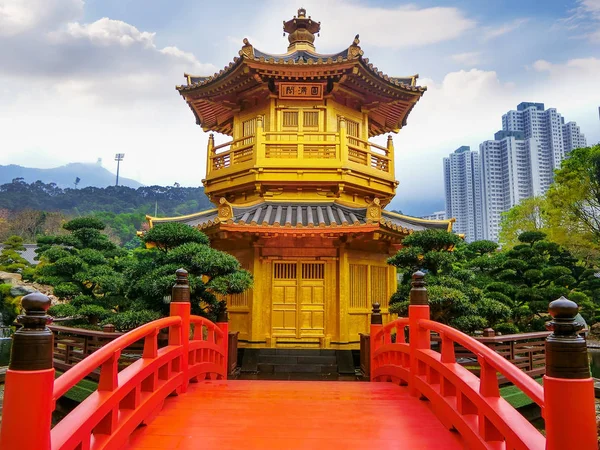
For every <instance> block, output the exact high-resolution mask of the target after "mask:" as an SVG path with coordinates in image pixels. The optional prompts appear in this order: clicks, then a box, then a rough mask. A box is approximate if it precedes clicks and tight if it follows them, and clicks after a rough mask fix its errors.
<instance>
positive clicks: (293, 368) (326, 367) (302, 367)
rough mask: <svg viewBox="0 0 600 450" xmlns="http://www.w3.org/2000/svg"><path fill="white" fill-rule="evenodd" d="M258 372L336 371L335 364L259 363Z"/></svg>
mask: <svg viewBox="0 0 600 450" xmlns="http://www.w3.org/2000/svg"><path fill="white" fill-rule="evenodd" d="M258 371H259V372H260V373H337V364H266V363H259V364H258Z"/></svg>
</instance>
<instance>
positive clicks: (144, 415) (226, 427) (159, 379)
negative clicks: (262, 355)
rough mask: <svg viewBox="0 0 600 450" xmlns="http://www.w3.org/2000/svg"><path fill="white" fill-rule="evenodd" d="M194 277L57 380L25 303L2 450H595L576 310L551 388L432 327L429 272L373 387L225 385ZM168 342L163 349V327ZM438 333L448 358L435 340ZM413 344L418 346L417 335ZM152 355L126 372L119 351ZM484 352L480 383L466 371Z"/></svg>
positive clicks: (217, 342)
mask: <svg viewBox="0 0 600 450" xmlns="http://www.w3.org/2000/svg"><path fill="white" fill-rule="evenodd" d="M186 276H187V273H185V271H181V270H180V271H178V281H177V284H176V285H175V286H174V288H173V295H172V298H173V302H172V303H171V316H170V317H167V318H164V319H160V320H157V321H154V322H151V323H148V324H146V325H144V326H142V327H140V328H137V329H135V330H133V331H131V332H129V333H127V334H125V335H123V336H121V337H119V338H118V339H116V340H114V341H112V342H110V343H109V344H107V345H106V346H104V347H102V348H101V349H99V350H98V351H96V352H95V353H93V354H92V355H90V356H88V357H87V358H85V359H84V360H83V361H81V362H80V363H78V364H77V365H76V366H74V367H73V368H72V369H70V370H69V371H67V372H66V373H64V374H63V375H61V376H60V377H59V378H57V379H55V373H54V368H53V367H52V333H51V332H50V330H49V329H48V328H47V327H46V324H47V323H48V321H49V317H48V316H46V311H47V309H48V307H49V306H50V305H49V300H48V299H47V297H45V296H43V295H41V294H30V295H28V296H25V297H24V298H23V301H22V304H23V307H24V309H25V310H26V314H25V315H23V316H20V317H19V323H21V324H22V325H23V326H22V327H21V328H20V329H19V330H18V331H17V332H16V333H15V336H14V341H13V353H12V357H11V362H10V366H9V370H8V372H7V375H6V387H5V398H4V410H3V420H2V429H1V434H0V448H2V449H3V450H4V449H6V450H12V449H19V450H46V449H52V450H59V449H61V450H62V449H80V450H87V449H94V450H95V449H158V448H160V449H175V448H177V449H187V448H189V449H191V448H194V449H197V448H208V449H210V448H219V449H223V448H225V449H230V448H231V449H234V448H244V449H252V448H260V449H271V448H272V449H300V448H302V449H315V448H327V449H336V448H340V449H363V448H364V449H388V448H389V449H391V448H403V449H429V448H431V449H434V448H435V449H439V448H443V449H461V448H470V449H506V450H513V449H552V450H570V449H577V450H582V449H583V450H588V449H589V450H592V449H597V448H598V446H597V436H596V418H595V407H594V386H593V380H592V379H591V378H590V373H589V367H588V365H587V353H586V345H585V341H584V340H583V338H581V337H579V336H578V335H577V334H576V331H577V330H578V326H577V325H576V322H575V320H574V317H575V315H576V314H577V305H576V304H575V303H573V302H571V301H569V300H567V299H564V298H561V299H559V300H556V301H554V302H552V303H551V304H550V313H551V315H552V317H553V320H552V321H551V323H550V329H552V330H553V334H551V335H550V336H549V337H548V339H547V342H546V358H547V371H546V375H545V376H544V380H543V387H542V386H541V385H539V384H538V383H537V382H536V381H534V380H533V379H532V378H530V377H529V376H528V375H526V374H524V373H523V372H521V371H520V370H519V369H518V368H517V367H516V366H514V365H512V364H511V363H510V362H508V361H507V360H506V359H504V358H503V357H502V356H500V355H498V354H497V353H496V352H494V351H493V350H491V349H489V348H487V347H485V346H484V345H483V344H481V343H479V342H477V341H476V340H474V339H472V338H471V337H469V336H467V335H465V334H463V333H461V332H459V331H457V330H456V329H454V328H451V327H448V326H446V325H443V324H440V323H437V322H434V321H431V320H429V306H428V300H427V292H426V289H425V287H424V283H423V274H421V273H419V272H417V273H416V274H415V275H414V276H413V288H412V291H411V296H410V297H411V298H410V303H411V304H410V307H409V317H408V318H401V319H398V320H396V321H394V322H391V323H389V324H386V325H385V326H383V325H382V321H381V315H380V313H379V311H378V305H377V304H375V305H374V311H373V314H372V316H371V333H370V336H371V339H370V342H371V344H370V345H371V347H370V358H371V361H370V364H371V381H372V382H371V383H351V382H292V381H285V382H274V381H237V380H227V379H226V378H227V368H226V366H227V338H226V337H227V332H228V329H227V327H228V325H227V322H226V321H225V320H221V321H218V322H217V323H216V324H215V323H212V322H210V321H208V320H207V319H204V318H202V317H198V316H192V315H190V303H189V286H188V285H187V278H186ZM165 328H168V331H169V341H168V345H167V346H165V347H162V348H159V346H158V341H157V336H158V334H159V331H160V330H162V329H165ZM432 334H437V335H439V337H440V338H441V351H439V352H438V351H436V350H434V349H432V345H431V336H432ZM407 338H408V339H407ZM140 340H143V341H144V351H143V355H142V357H141V358H140V359H139V360H137V361H136V362H134V363H133V364H131V365H130V366H128V367H127V368H125V369H123V370H121V371H119V369H118V361H119V356H120V354H121V352H122V351H124V350H125V349H126V348H127V347H128V346H130V345H131V344H133V343H135V342H138V341H140ZM455 344H457V345H460V346H462V347H464V348H466V349H468V350H470V351H472V352H473V353H474V354H475V355H477V358H478V362H479V365H480V367H481V371H480V377H477V376H475V375H474V374H472V373H471V372H469V371H468V370H467V369H465V368H464V367H462V366H461V365H459V364H458V363H457V362H456V358H455V354H454V348H455ZM98 368H99V369H100V379H99V385H98V390H97V391H96V392H94V393H93V394H92V395H90V396H89V397H88V398H87V399H86V400H84V401H83V402H82V403H80V404H79V406H77V407H76V408H75V409H74V410H73V411H71V412H70V413H69V414H68V415H67V416H66V417H64V418H63V419H62V420H61V421H60V422H59V423H58V424H57V425H55V426H54V427H53V428H52V425H51V418H52V412H53V410H54V406H55V402H56V401H57V400H58V399H59V398H60V397H61V396H62V395H63V394H65V393H66V392H67V391H68V390H69V389H71V388H72V387H73V386H75V385H76V384H77V383H78V382H79V381H81V380H83V379H84V378H85V377H86V376H88V375H89V374H90V373H92V372H93V371H95V370H96V369H98ZM499 375H501V376H503V377H505V378H506V379H508V380H510V381H511V382H512V383H513V384H514V385H515V386H517V387H519V388H520V389H521V390H522V391H523V392H524V393H525V394H526V395H528V396H529V397H530V398H531V399H532V400H533V401H534V402H535V403H537V404H538V405H539V406H540V407H541V410H542V414H543V417H544V419H545V425H546V428H545V436H544V435H543V434H542V433H541V432H540V431H538V430H537V429H536V428H535V427H534V426H533V425H531V424H530V423H529V422H528V421H527V420H526V419H525V418H524V417H523V416H521V414H520V413H519V412H518V411H517V410H515V409H514V408H513V407H512V406H511V405H510V404H509V403H507V402H506V401H505V400H504V399H503V398H502V397H501V396H500V393H499V388H498V376H499Z"/></svg>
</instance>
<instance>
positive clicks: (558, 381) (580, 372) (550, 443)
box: [543, 297, 598, 450]
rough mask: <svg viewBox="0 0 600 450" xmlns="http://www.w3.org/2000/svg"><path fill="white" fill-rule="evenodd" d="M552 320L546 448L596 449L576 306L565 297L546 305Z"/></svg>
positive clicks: (548, 341)
mask: <svg viewBox="0 0 600 450" xmlns="http://www.w3.org/2000/svg"><path fill="white" fill-rule="evenodd" d="M548 310H549V313H550V315H551V316H552V320H551V321H550V322H549V323H548V324H547V325H546V327H547V328H548V329H549V330H551V331H552V334H551V335H550V336H548V337H547V338H546V375H545V376H544V411H543V415H544V419H545V421H546V449H547V450H565V449H571V448H572V449H578V450H584V449H585V450H592V449H593V450H596V449H597V448H598V442H597V436H596V409H595V401H594V381H593V379H592V378H591V376H590V367H589V363H588V356H587V346H586V343H585V340H584V339H583V338H582V337H581V336H579V335H578V334H577V331H579V330H580V329H582V328H583V326H582V325H580V324H578V323H577V322H576V321H575V316H576V315H577V312H578V307H577V304H576V303H575V302H572V301H571V300H567V299H566V298H564V297H561V298H559V299H558V300H554V301H553V302H552V303H550V306H549V308H548Z"/></svg>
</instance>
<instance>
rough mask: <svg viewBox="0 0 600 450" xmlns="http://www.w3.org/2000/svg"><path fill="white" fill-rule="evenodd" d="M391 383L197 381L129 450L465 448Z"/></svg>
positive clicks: (143, 430) (134, 438)
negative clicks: (200, 449)
mask: <svg viewBox="0 0 600 450" xmlns="http://www.w3.org/2000/svg"><path fill="white" fill-rule="evenodd" d="M461 442H462V440H461V439H460V436H459V435H458V434H457V433H453V432H451V431H448V430H447V429H446V428H444V426H443V425H442V424H441V423H440V422H439V420H438V419H437V418H436V417H435V416H434V414H433V413H432V412H431V410H430V409H429V403H428V402H427V401H420V400H418V399H417V398H416V397H412V396H410V395H409V393H408V389H407V388H406V387H402V386H397V385H395V384H393V383H359V382H327V381H325V382H314V381H307V382H302V381H300V382H295V381H231V380H230V381H202V382H200V383H198V384H191V385H190V387H189V390H188V392H187V393H186V394H184V395H181V396H179V397H169V398H167V400H166V401H165V405H164V408H163V409H162V410H161V411H160V412H159V413H158V416H157V417H156V418H155V419H154V421H152V422H151V423H150V425H148V426H146V427H141V428H138V429H137V430H136V431H135V432H134V433H133V434H132V436H131V438H130V443H129V446H128V447H126V448H128V449H198V448H202V449H213V448H214V449H217V448H218V449H220V450H221V449H244V450H246V449H247V450H249V449H263V450H264V449H280V450H281V449H320V448H323V449H369V450H372V449H392V448H394V449H397V448H405V449H462V448H464V447H463V445H462V443H461Z"/></svg>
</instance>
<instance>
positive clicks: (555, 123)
mask: <svg viewBox="0 0 600 450" xmlns="http://www.w3.org/2000/svg"><path fill="white" fill-rule="evenodd" d="M585 146H586V140H585V136H584V135H583V134H581V130H580V129H579V127H578V126H577V124H576V123H575V122H568V123H565V121H564V118H563V117H562V116H561V115H560V114H559V113H558V112H557V111H556V109H554V108H549V109H544V104H543V103H529V102H524V103H520V104H519V105H518V106H517V110H516V111H514V110H513V111H509V112H507V113H506V114H504V115H503V116H502V131H499V132H498V133H496V134H495V136H494V140H491V141H485V142H483V143H482V144H480V146H479V150H480V159H481V180H482V182H481V195H482V200H481V205H482V213H481V216H482V218H483V230H484V231H483V237H484V239H489V240H493V241H498V232H499V231H500V221H501V218H502V213H503V212H505V211H508V210H509V209H510V208H512V207H513V206H515V205H516V204H518V203H519V202H520V201H521V200H523V199H525V198H528V197H532V196H537V195H543V194H545V193H546V191H547V190H548V188H549V187H550V184H552V180H553V176H554V170H555V169H558V168H559V167H560V164H561V162H562V161H563V160H564V159H565V157H568V154H569V152H571V151H572V150H574V149H575V148H579V147H585ZM448 217H452V216H451V215H449V216H448ZM457 224H458V220H457Z"/></svg>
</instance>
